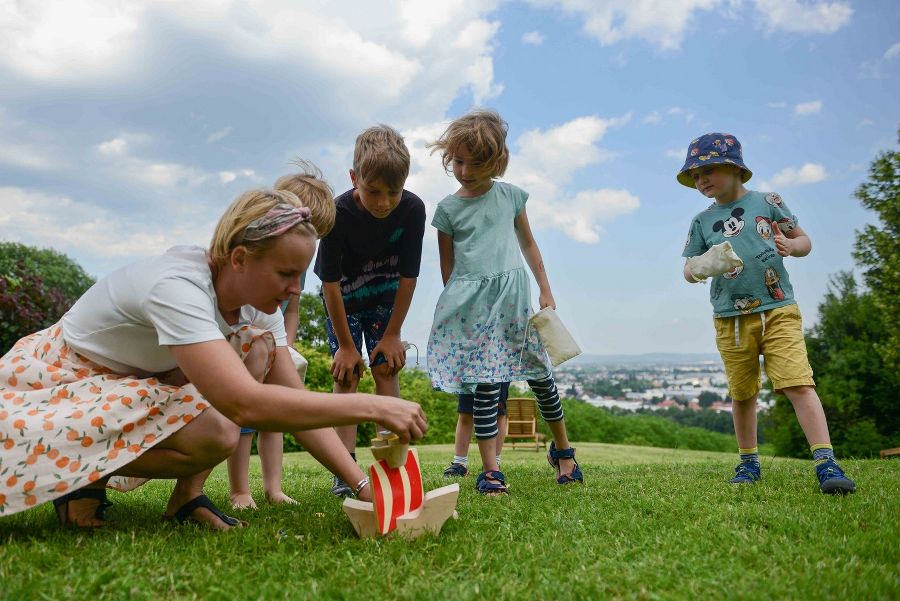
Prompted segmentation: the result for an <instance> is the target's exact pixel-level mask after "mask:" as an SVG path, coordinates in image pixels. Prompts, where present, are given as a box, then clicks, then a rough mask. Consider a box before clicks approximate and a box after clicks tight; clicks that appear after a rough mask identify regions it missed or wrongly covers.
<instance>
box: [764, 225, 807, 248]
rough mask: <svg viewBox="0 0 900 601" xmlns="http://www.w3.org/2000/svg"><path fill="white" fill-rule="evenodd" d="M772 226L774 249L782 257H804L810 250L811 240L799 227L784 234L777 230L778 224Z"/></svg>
mask: <svg viewBox="0 0 900 601" xmlns="http://www.w3.org/2000/svg"><path fill="white" fill-rule="evenodd" d="M772 226H773V229H774V230H775V249H776V250H777V251H778V254H779V255H781V256H782V257H788V256H790V257H805V256H806V255H808V254H809V253H810V251H811V250H812V240H810V239H809V235H808V234H807V233H806V232H804V231H803V228H801V227H800V226H796V227H794V229H792V230H791V231H789V232H787V233H786V234H785V233H782V231H781V230H780V229H779V228H778V222H775V223H773V224H772Z"/></svg>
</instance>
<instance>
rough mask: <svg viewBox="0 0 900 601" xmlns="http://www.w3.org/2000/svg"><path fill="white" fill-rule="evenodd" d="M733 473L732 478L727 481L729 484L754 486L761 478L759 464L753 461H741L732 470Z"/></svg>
mask: <svg viewBox="0 0 900 601" xmlns="http://www.w3.org/2000/svg"><path fill="white" fill-rule="evenodd" d="M734 473H735V476H734V478H732V479H731V480H729V481H728V482H730V483H731V484H755V483H756V481H757V480H759V479H760V478H761V477H762V475H761V474H760V471H759V463H757V462H755V461H741V462H740V463H739V464H737V467H736V468H734Z"/></svg>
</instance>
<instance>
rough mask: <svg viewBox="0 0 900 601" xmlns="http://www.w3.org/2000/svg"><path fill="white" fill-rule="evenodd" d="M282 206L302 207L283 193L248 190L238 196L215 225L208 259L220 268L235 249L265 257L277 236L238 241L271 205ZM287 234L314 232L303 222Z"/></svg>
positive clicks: (311, 234)
mask: <svg viewBox="0 0 900 601" xmlns="http://www.w3.org/2000/svg"><path fill="white" fill-rule="evenodd" d="M282 203H287V204H291V205H293V206H295V207H302V206H304V205H303V204H302V203H301V202H300V199H298V198H297V196H296V195H294V193H293V192H288V191H287V190H249V191H247V192H244V193H243V194H241V195H240V196H238V197H237V198H236V199H234V202H232V203H231V206H229V207H228V208H227V209H226V210H225V213H223V214H222V217H220V218H219V223H218V224H216V230H215V231H214V232H213V237H212V242H211V243H210V247H209V255H210V257H212V259H213V260H214V261H215V262H216V263H218V264H219V265H220V266H222V265H224V264H225V263H226V262H227V261H228V257H229V256H231V251H233V250H234V249H235V248H237V247H238V246H243V247H244V248H246V249H247V254H249V255H251V256H254V255H259V256H263V255H265V254H266V253H267V252H269V250H271V249H272V247H273V246H275V243H276V242H277V241H278V238H279V236H272V237H269V238H264V239H262V240H252V241H251V240H247V241H241V238H242V235H243V233H244V230H246V229H247V226H248V225H250V222H251V221H253V220H254V219H259V218H260V217H264V216H265V215H266V213H268V212H269V211H271V210H272V208H273V207H275V205H278V204H282ZM289 233H297V234H305V235H307V236H313V237H315V235H316V230H315V228H314V227H313V225H312V224H311V223H310V222H308V221H305V222H303V223H298V224H297V225H295V226H294V227H292V228H291V229H289V230H288V231H286V232H285V234H289ZM282 235H284V234H282Z"/></svg>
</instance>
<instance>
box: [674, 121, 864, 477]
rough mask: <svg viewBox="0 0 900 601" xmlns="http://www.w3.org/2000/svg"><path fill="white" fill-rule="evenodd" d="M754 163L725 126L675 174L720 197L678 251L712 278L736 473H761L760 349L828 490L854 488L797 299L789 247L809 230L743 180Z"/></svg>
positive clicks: (801, 253)
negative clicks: (832, 433)
mask: <svg viewBox="0 0 900 601" xmlns="http://www.w3.org/2000/svg"><path fill="white" fill-rule="evenodd" d="M752 175H753V174H752V172H751V171H750V169H748V168H747V166H746V165H745V164H744V160H743V156H742V153H741V144H740V142H738V140H737V138H735V137H734V136H732V135H730V134H725V133H709V134H705V135H703V136H700V137H699V138H697V139H695V140H693V141H692V142H691V143H690V146H689V147H688V151H687V159H686V160H685V162H684V166H683V167H682V168H681V171H679V173H678V175H677V179H678V182H679V183H681V184H683V185H685V186H687V187H689V188H696V189H697V190H699V191H700V193H701V194H703V195H704V196H706V197H707V198H712V199H714V201H715V202H713V203H712V204H711V205H710V206H709V207H708V208H706V210H704V211H702V212H701V213H699V214H698V215H697V216H696V217H694V219H693V221H692V223H691V228H690V231H689V232H688V238H687V242H686V243H685V247H684V253H682V256H684V257H687V261H686V262H685V266H684V277H685V279H686V280H687V281H688V282H692V283H695V282H703V281H706V280H707V278H711V285H710V301H711V302H712V305H713V312H714V315H715V320H714V321H715V328H716V346H717V347H718V349H719V353H720V354H721V356H722V362H723V363H724V365H725V373H726V375H727V377H728V390H729V393H730V395H731V398H732V399H733V403H732V407H733V412H732V415H733V417H734V430H735V434H736V436H737V442H738V450H739V453H740V463H739V464H738V466H737V467H736V468H735V470H734V471H735V476H734V478H732V479H731V480H730V482H732V483H735V484H742V483H754V482H756V481H757V480H759V479H760V475H761V474H760V464H759V451H758V449H757V441H756V398H757V394H758V393H759V388H760V380H759V355H762V356H763V360H764V362H765V369H766V375H767V376H768V378H769V379H770V380H771V381H772V385H773V388H774V389H775V391H776V392H782V393H784V394H785V395H786V396H787V397H788V399H790V401H791V404H792V405H793V406H794V411H795V412H796V414H797V420H798V421H799V422H800V426H801V428H802V429H803V433H804V434H805V435H806V439H807V441H808V442H809V445H810V450H811V451H812V455H813V460H814V461H815V466H816V476H817V477H818V480H819V488H820V489H821V491H822V492H823V493H829V494H846V493H851V492H854V491H855V490H856V485H855V484H854V483H853V481H852V480H850V479H849V478H847V477H846V476H845V475H844V472H843V471H842V470H841V468H840V466H838V464H837V462H835V459H834V450H833V448H832V446H831V439H830V437H829V435H828V424H827V422H826V420H825V412H824V411H823V410H822V403H821V401H819V397H818V395H817V394H816V389H815V382H814V381H813V377H812V376H813V374H812V368H811V367H810V365H809V361H808V359H807V356H806V344H805V342H804V339H803V330H802V326H801V319H800V310H799V308H798V307H797V303H796V301H795V300H794V294H793V289H792V288H791V283H790V279H789V278H788V273H787V271H786V270H785V267H784V261H783V258H784V257H788V256H792V257H805V256H806V255H808V254H809V251H810V250H811V248H812V244H811V242H810V239H809V236H807V234H806V232H804V231H803V230H802V229H801V228H800V227H799V226H798V225H797V218H796V216H794V215H793V214H792V213H791V212H790V210H788V208H787V206H786V205H785V204H784V201H783V200H782V199H781V197H780V196H779V195H778V194H776V193H774V192H772V193H768V194H767V193H764V192H756V191H752V190H747V189H746V188H745V187H744V183H746V182H747V180H749V179H750V177H751V176H752Z"/></svg>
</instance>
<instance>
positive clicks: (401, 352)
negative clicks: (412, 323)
mask: <svg viewBox="0 0 900 601" xmlns="http://www.w3.org/2000/svg"><path fill="white" fill-rule="evenodd" d="M415 290H416V278H403V277H402V278H400V284H399V285H398V287H397V295H396V296H395V297H394V306H393V308H392V309H391V319H390V321H388V325H387V327H386V328H385V329H384V335H382V337H381V340H379V341H378V344H376V345H375V348H374V349H372V353H371V355H370V356H369V362H370V363H371V362H373V361H374V360H375V357H377V356H378V353H381V354H383V355H384V358H385V360H386V361H387V365H388V368H390V370H391V374H392V375H393V374H395V373H397V372H398V371H400V370H401V369H403V366H405V365H406V349H405V348H403V341H402V340H401V339H400V330H401V328H402V327H403V322H404V321H406V315H407V313H409V307H410V305H411V304H412V298H413V293H414V292H415Z"/></svg>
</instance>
